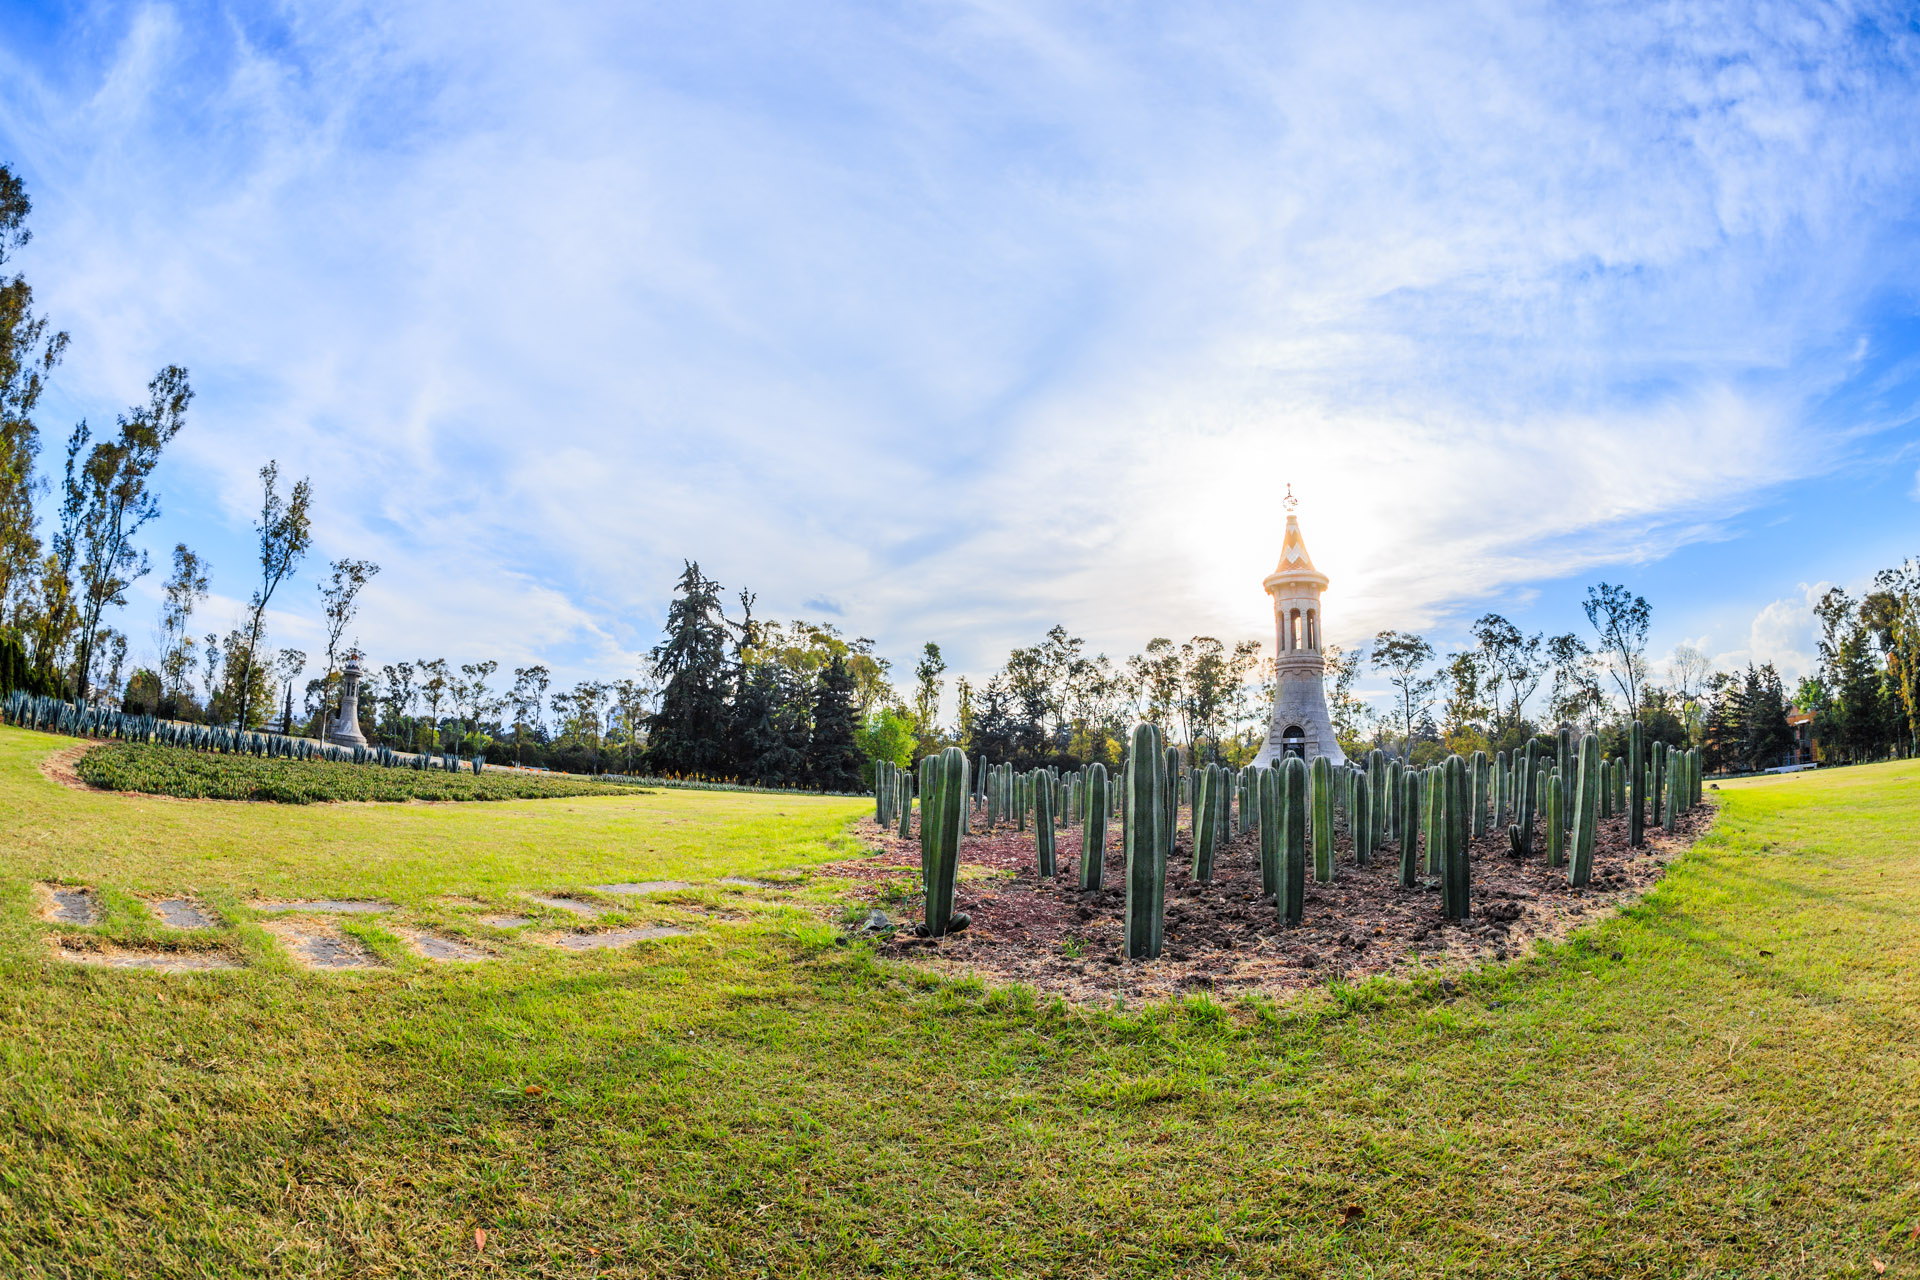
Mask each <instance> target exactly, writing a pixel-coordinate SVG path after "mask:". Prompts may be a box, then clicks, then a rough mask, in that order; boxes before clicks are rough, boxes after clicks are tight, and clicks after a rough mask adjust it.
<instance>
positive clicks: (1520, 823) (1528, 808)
mask: <svg viewBox="0 0 1920 1280" xmlns="http://www.w3.org/2000/svg"><path fill="white" fill-rule="evenodd" d="M1539 764H1540V741H1539V739H1537V738H1530V739H1528V740H1527V746H1526V749H1525V750H1524V751H1522V752H1520V753H1519V758H1518V759H1517V760H1515V761H1514V767H1513V768H1514V772H1513V808H1514V816H1513V824H1512V825H1511V826H1509V827H1508V828H1507V843H1508V844H1509V845H1510V846H1512V850H1513V855H1514V857H1516V858H1526V857H1531V856H1532V854H1533V819H1534V809H1533V806H1534V801H1535V799H1536V797H1537V796H1538V795H1539V790H1540V789H1539V787H1538V785H1537V784H1536V783H1535V782H1534V771H1535V770H1536V769H1538V768H1539Z"/></svg>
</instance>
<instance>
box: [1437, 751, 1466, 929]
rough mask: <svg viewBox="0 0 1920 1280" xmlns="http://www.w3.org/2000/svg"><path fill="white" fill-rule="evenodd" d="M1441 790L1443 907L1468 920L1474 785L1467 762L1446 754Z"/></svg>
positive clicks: (1448, 914) (1452, 915)
mask: <svg viewBox="0 0 1920 1280" xmlns="http://www.w3.org/2000/svg"><path fill="white" fill-rule="evenodd" d="M1441 791H1442V795H1443V801H1444V804H1443V808H1444V811H1445V814H1446V820H1445V821H1444V822H1442V823H1441V827H1442V830H1443V832H1444V834H1445V844H1446V848H1445V852H1444V854H1443V857H1442V862H1441V872H1440V908H1441V911H1442V912H1443V913H1444V914H1445V915H1446V917H1447V919H1449V920H1465V919H1466V918H1467V914H1468V912H1469V910H1470V909H1471V903H1470V899H1471V897H1472V892H1471V879H1470V877H1469V876H1468V874H1467V871H1468V864H1467V833H1468V831H1469V830H1470V829H1471V824H1470V821H1469V819H1468V817H1467V812H1466V810H1467V805H1468V803H1469V802H1470V801H1471V799H1472V795H1473V787H1472V783H1471V782H1470V780H1469V778H1468V770H1467V762H1466V761H1465V760H1462V759H1461V758H1460V757H1459V756H1457V755H1452V756H1448V757H1447V764H1446V771H1445V774H1444V782H1443V783H1442V786H1441Z"/></svg>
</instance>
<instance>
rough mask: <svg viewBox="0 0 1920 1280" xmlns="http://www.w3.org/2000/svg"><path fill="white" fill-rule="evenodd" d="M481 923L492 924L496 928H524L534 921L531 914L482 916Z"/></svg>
mask: <svg viewBox="0 0 1920 1280" xmlns="http://www.w3.org/2000/svg"><path fill="white" fill-rule="evenodd" d="M480 923H481V924H490V925H492V926H493V927H494V928H496V929H524V928H525V927H526V926H528V925H530V924H532V923H533V920H532V918H531V917H529V916H481V917H480Z"/></svg>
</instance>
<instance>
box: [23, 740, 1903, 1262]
mask: <svg viewBox="0 0 1920 1280" xmlns="http://www.w3.org/2000/svg"><path fill="white" fill-rule="evenodd" d="M65 745H67V742H66V740H63V739H56V738H47V737H41V736H38V735H33V734H28V733H22V732H18V731H13V730H0V860H4V873H5V874H4V877H0V903H3V905H4V910H0V1053H4V1063H5V1072H6V1076H5V1082H4V1083H5V1089H4V1093H3V1094H0V1115H4V1124H0V1273H4V1274H9V1275H12V1274H27V1275H33V1274H42V1275H59V1276H82V1275H85V1276H96V1275H127V1276H135V1275H138V1276H147V1275H156V1274H167V1275H207V1276H215V1275H221V1276H224V1275H235V1274H248V1275H251V1274H259V1275H276V1276H279V1275H285V1276H306V1275H320V1276H333V1275H433V1276H437V1275H537V1276H588V1275H602V1274H611V1275H622V1276H629V1275H631V1276H639V1275H658V1274H713V1275H720V1274H728V1275H731V1274H777V1275H809V1274H836V1275H837V1274H899V1275H915V1276H920V1275H962V1274H965V1275H979V1274H1003V1275H1037V1274H1054V1275H1130V1276H1131V1275H1138V1276H1150V1275H1154V1276H1158V1275H1194V1276H1213V1275H1241V1274H1279V1275H1294V1276H1318V1275H1336V1276H1356V1277H1357V1276H1369V1277H1371V1276H1448V1275H1476V1276H1479V1275H1498V1276H1514V1275H1527V1276H1533V1275H1538V1276H1582V1277H1585V1276H1592V1277H1600V1276H1622V1275H1633V1276H1703V1277H1704V1276H1753V1275H1777V1276H1830V1275H1875V1274H1879V1272H1878V1271H1877V1270H1876V1262H1877V1263H1879V1264H1881V1265H1884V1266H1885V1268H1886V1271H1885V1274H1887V1275H1912V1274H1915V1273H1916V1271H1917V1270H1920V1247H1916V1242H1915V1240H1916V1232H1920V1225H1917V1224H1920V1189H1917V1187H1916V1176H1920V1160H1916V1155H1917V1154H1920V1123H1917V1122H1920V1117H1917V1116H1916V1114H1915V1111H1916V1100H1917V1099H1920V1041H1917V1040H1916V1035H1915V1032H1916V1029H1917V1028H1916V1011H1917V1010H1920V976H1916V975H1917V974H1920V963H1917V962H1920V928H1917V927H1916V921H1920V840H1917V839H1916V818H1920V765H1912V764H1903V765H1887V766H1872V767H1864V768H1857V769H1850V770H1843V771H1837V772H1834V773H1830V774H1823V775H1813V776H1805V775H1803V776H1799V777H1794V778H1787V779H1772V780H1765V781H1754V782H1749V783H1742V784H1738V785H1736V786H1734V787H1731V788H1729V789H1728V790H1727V791H1726V792H1724V793H1722V794H1721V801H1722V803H1723V805H1724V809H1723V812H1722V816H1721V819H1720V822H1719V823H1718V825H1717V827H1716V829H1715V831H1714V832H1713V833H1712V834H1711V835H1710V836H1709V837H1707V839H1706V840H1704V841H1703V842H1702V843H1701V844H1700V845H1699V846H1698V847H1697V848H1696V850H1695V851H1694V852H1693V853H1692V854H1691V855H1689V856H1688V857H1687V858H1686V859H1684V860H1683V861H1682V862H1680V863H1679V864H1677V865H1676V866H1675V867H1674V868H1673V870H1672V871H1671V872H1670V874H1669V876H1668V878H1667V880H1666V881H1665V882H1664V884H1663V885H1662V886H1661V887H1660V889H1659V890H1658V891H1656V892H1655V893H1654V894H1653V895H1652V896H1651V897H1650V898H1648V899H1646V900H1645V901H1644V902H1643V903H1642V904H1640V905H1639V906H1638V907H1637V908H1635V909H1634V910H1633V911H1632V912H1631V913H1630V914H1628V915H1626V916H1623V917H1621V918H1617V919H1614V920H1611V921H1608V922H1606V923H1604V924H1602V925H1600V926H1598V927H1596V928H1595V929H1594V930H1592V931H1591V932H1590V933H1589V934H1588V935H1586V936H1584V937H1582V938H1581V939H1579V940H1578V941H1577V942H1575V943H1574V944H1571V945H1567V946H1564V947H1560V948H1557V949H1555V950H1553V951H1551V952H1548V953H1545V954H1542V955H1539V956H1535V957H1531V958H1529V959H1527V960H1524V961H1520V962H1516V963H1513V964H1510V965H1507V966H1503V967H1500V968H1497V969H1493V970H1489V971H1486V972H1483V973H1479V974H1475V975H1455V976H1454V977H1453V978H1452V979H1449V980H1446V981H1442V980H1441V979H1440V978H1439V977H1438V976H1436V977H1434V978H1431V979H1425V980H1420V981H1416V982H1414V983H1410V984H1379V985H1370V986H1366V987H1361V988H1356V989H1335V990H1333V991H1331V992H1327V993H1321V994H1316V995H1314V996H1311V997H1308V998H1306V999H1304V1000H1300V1001H1295V1002H1291V1003H1287V1004H1280V1005H1276V1004H1270V1003H1265V1002H1260V1001H1247V1002H1240V1003H1235V1004H1232V1005H1222V1004H1219V1003H1216V1002H1214V1001H1212V1000H1209V999H1206V998H1195V999H1192V1000H1190V1001H1187V1002H1185V1003H1182V1004H1179V1005H1174V1006H1160V1007H1154V1008H1147V1009H1129V1010H1113V1009H1085V1008H1068V1007H1064V1006H1061V1005H1058V1004H1055V1003H1046V1002H1038V1001H1036V1000H1035V999H1033V997H1032V996H1031V995H1030V994H1028V993H1025V992H1023V991H1021V990H1018V989H1014V990H999V991H991V990H985V989H983V988H981V987H980V986H979V985H978V984H969V983H936V982H933V981H930V980H927V979H925V978H923V977H921V976H919V975H917V974H916V973H915V972H913V971H911V970H908V969H904V968H899V967H895V966H888V965H881V964H878V963H876V962H875V961H874V960H873V959H872V958H871V956H870V955H869V954H868V953H867V952H866V951H865V950H863V949H862V948H860V947H858V946H855V947H851V948H845V947H836V946H834V945H833V943H832V931H831V930H830V929H827V928H825V927H823V926H821V925H819V924H817V923H815V922H814V917H813V916H812V915H810V914H809V913H808V911H807V910H806V909H805V907H806V906H807V895H808V894H809V893H816V892H821V890H820V888H819V887H818V886H816V887H814V888H812V889H808V888H802V889H796V890H792V891H788V892H782V891H766V892H764V893H763V892H758V891H745V892H741V893H738V894H733V893H729V894H728V896H727V897H726V899H725V901H726V902H727V903H728V904H729V911H730V913H731V914H733V915H737V916H739V917H741V918H740V919H738V920H737V921H734V922H729V921H726V920H721V919H714V918H711V917H708V918H707V921H708V922H707V923H706V925H705V926H704V927H703V928H702V930H701V932H699V933H698V934H697V935H695V936H693V937H687V938H677V939H667V940H663V941H659V942H653V943H644V944H641V945H639V946H637V947H635V948H632V949H629V950H625V951H619V952H603V953H593V954H584V955H571V954H562V953H559V952H556V951H553V950H551V949H547V948H540V947H534V946H523V947H516V948H512V949H509V950H508V951H507V952H506V954H505V956H504V958H503V959H500V960H498V961H494V962H490V963H485V964H478V965H469V966H440V967H435V966H431V965H428V964H426V963H425V962H421V961H417V960H414V959H411V958H409V957H406V956H404V955H403V954H401V953H400V952H399V951H398V950H397V949H396V948H395V946H394V945H393V942H392V940H391V938H390V937H387V936H384V935H383V934H382V932H381V927H380V926H379V925H377V924H368V925H365V926H356V928H362V929H364V931H365V935H364V936H365V937H366V938H367V940H368V942H369V945H371V946H374V947H375V948H376V949H378V950H380V953H381V954H382V956H383V957H385V958H389V959H390V960H391V962H392V964H393V966H394V967H393V968H392V969H391V970H390V971H385V972H377V973H367V974H360V973H353V974H313V973H308V972H306V971H303V970H300V969H297V968H295V967H293V966H292V965H291V964H289V963H287V962H286V961H285V960H284V959H280V958H278V957H277V953H276V952H275V950H274V948H273V947H272V945H271V943H270V941H269V940H268V938H267V935H265V934H264V933H263V932H262V931H261V930H260V928H259V926H258V924H257V922H255V920H254V919H253V918H252V917H251V915H250V913H248V912H247V911H245V910H244V909H243V908H242V907H240V906H239V904H241V903H244V902H246V901H248V900H249V899H250V898H251V897H252V896H253V895H256V894H271V895H283V896H303V895H321V894H327V895H367V896H380V897H385V898H389V899H391V900H393V901H395V902H398V903H400V904H401V905H402V906H403V907H404V908H405V909H406V910H407V911H408V912H414V913H422V915H423V916H424V917H426V918H433V913H435V912H437V911H440V910H441V908H440V907H439V906H436V904H435V898H436V896H437V895H442V894H462V895H470V896H472V897H473V898H475V899H476V900H480V901H506V900H508V899H509V898H510V896H511V895H512V894H513V893H515V892H517V891H519V890H523V889H548V890H552V889H565V888H569V887H580V886H584V885H589V884H592V883H596V882H599V881H602V880H610V879H637V878H645V877H684V878H688V879H700V878H708V877H717V876H721V875H727V874H734V873H753V872H756V871H770V870H773V869H776V868H789V867H795V866H799V865H802V864H804V863H807V862H815V861H819V860H822V859H825V858H828V857H831V856H843V855H844V852H845V849H844V847H843V845H842V844H841V842H842V840H843V836H842V834H841V833H842V832H843V831H844V826H845V822H846V820H847V819H848V818H849V817H850V816H851V815H853V814H855V813H857V812H859V811H860V810H861V808H862V806H861V805H860V804H859V803H858V802H853V801H844V800H821V799H809V798H787V797H767V796H738V795H703V794H699V793H663V794H658V795H653V796H646V797H619V798H593V799H580V800H550V801H529V802H509V803H503V804H497V805H458V806H456V805H446V806H427V805H408V806H398V807H394V806H384V807H383V806H372V805H342V806H310V807H303V808H297V809H286V808H280V807H268V806H260V805H251V806H249V805H244V804H222V803H204V802H190V801H166V800H154V799H143V798H135V797H125V796H107V795H88V794H81V793H78V792H74V791H71V790H68V789H64V788H61V787H59V786H57V785H55V784H52V783H50V782H47V781H46V780H44V779H43V778H42V777H41V776H40V774H39V772H38V770H37V767H36V765H37V761H38V760H39V758H40V757H41V756H43V755H45V754H46V753H48V752H50V751H53V750H57V749H59V748H60V747H62V746H65ZM776 815H780V816H776ZM58 878H66V879H69V880H74V881H84V882H86V883H90V884H93V885H96V886H98V887H100V888H101V889H102V890H103V892H107V891H111V892H112V893H114V894H118V895H121V896H120V897H119V898H115V899H113V900H112V902H110V903H109V905H110V906H113V903H114V902H117V903H119V905H118V906H113V911H112V913H110V915H109V918H108V920H107V922H106V923H105V924H103V925H101V926H99V929H98V930H97V932H100V933H101V934H103V935H104V936H108V937H114V938H127V939H134V940H137V938H136V935H140V936H146V935H141V934H140V931H141V930H143V929H146V930H148V932H149V933H151V929H150V926H146V925H142V924H140V923H139V920H138V912H137V904H135V903H134V899H133V896H132V895H135V894H159V893H173V892H179V891H183V890H188V889H193V890H197V891H199V892H200V893H202V894H203V895H205V896H206V897H207V898H208V899H209V900H211V901H214V902H216V903H217V904H219V905H220V906H221V909H222V910H223V912H226V913H228V914H229V916H230V918H231V919H233V920H234V921H235V923H234V924H233V926H232V927H231V929H230V930H228V931H227V934H226V935H223V936H225V937H228V939H229V940H228V942H226V943H224V944H223V945H230V946H232V947H233V948H234V949H235V951H236V953H237V954H240V955H242V956H244V957H245V958H246V959H247V960H248V967H247V968H246V969H244V970H241V971H238V972H229V973H214V974H205V975H155V974H144V973H128V972H119V971H110V970H99V969H92V968H84V967H81V966H74V965H66V964H61V963H58V962H55V961H53V960H51V959H49V953H48V949H47V942H46V934H47V932H48V930H49V926H46V925H44V924H42V923H40V922H39V920H38V919H37V918H36V917H35V916H34V914H33V896H32V890H31V884H32V883H33V882H34V881H37V880H47V879H58ZM716 892H718V891H717V890H713V889H702V890H701V891H699V894H697V895H693V896H692V897H689V899H688V903H689V904H690V905H698V903H699V902H700V901H707V900H709V899H711V897H712V895H713V894H715V893H716ZM700 895H706V897H701V896H700ZM662 909H663V910H666V909H671V908H670V907H668V908H662ZM476 1229H480V1230H484V1231H485V1232H486V1238H485V1247H484V1250H481V1249H479V1248H477V1247H476V1238H475V1231H476Z"/></svg>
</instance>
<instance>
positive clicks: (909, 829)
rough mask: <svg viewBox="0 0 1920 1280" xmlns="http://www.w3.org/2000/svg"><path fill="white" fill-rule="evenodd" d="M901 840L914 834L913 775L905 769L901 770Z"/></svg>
mask: <svg viewBox="0 0 1920 1280" xmlns="http://www.w3.org/2000/svg"><path fill="white" fill-rule="evenodd" d="M899 783H900V794H899V801H900V838H901V839H902V840H905V839H906V838H907V837H908V836H910V835H912V834H913V775H912V774H911V773H909V772H907V771H906V770H905V769H902V770H900V777H899Z"/></svg>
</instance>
